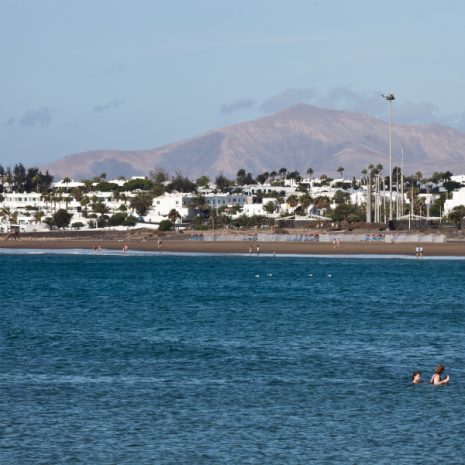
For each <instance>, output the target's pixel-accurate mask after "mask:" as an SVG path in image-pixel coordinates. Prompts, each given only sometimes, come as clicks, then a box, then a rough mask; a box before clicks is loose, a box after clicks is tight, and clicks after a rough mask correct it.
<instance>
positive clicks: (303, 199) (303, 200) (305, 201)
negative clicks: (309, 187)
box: [299, 194, 312, 212]
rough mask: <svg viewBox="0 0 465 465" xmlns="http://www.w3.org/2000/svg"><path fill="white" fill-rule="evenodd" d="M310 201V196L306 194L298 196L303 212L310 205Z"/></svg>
mask: <svg viewBox="0 0 465 465" xmlns="http://www.w3.org/2000/svg"><path fill="white" fill-rule="evenodd" d="M311 203H312V198H311V197H310V196H309V195H308V194H304V195H301V196H300V197H299V204H300V206H301V207H302V210H303V211H304V212H307V211H308V207H310V205H311Z"/></svg>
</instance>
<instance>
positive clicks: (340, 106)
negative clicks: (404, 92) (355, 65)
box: [260, 86, 465, 127]
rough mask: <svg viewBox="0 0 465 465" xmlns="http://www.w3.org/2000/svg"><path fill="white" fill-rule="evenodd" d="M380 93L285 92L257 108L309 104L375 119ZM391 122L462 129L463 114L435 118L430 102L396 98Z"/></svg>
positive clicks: (379, 114)
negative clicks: (448, 123) (449, 123)
mask: <svg viewBox="0 0 465 465" xmlns="http://www.w3.org/2000/svg"><path fill="white" fill-rule="evenodd" d="M381 94H382V92H381V91H375V92H370V93H364V92H357V91H355V90H352V89H351V88H350V87H349V86H338V87H333V88H331V89H329V90H327V91H325V92H321V91H317V90H316V89H314V88H306V89H287V90H285V91H283V92H281V93H279V94H277V95H275V96H273V97H270V98H269V99H267V100H265V101H264V102H263V103H262V104H261V105H260V109H261V110H262V111H264V112H265V113H270V112H275V111H279V110H283V109H284V108H288V107H290V106H291V105H295V104H297V103H311V104H312V105H315V106H318V107H321V108H328V109H331V110H343V111H356V112H360V113H365V114H368V115H371V116H374V117H376V118H383V119H385V118H386V117H387V108H388V107H387V104H386V101H385V99H384V98H383V97H382V95H381ZM392 109H393V121H394V122H396V123H404V124H425V123H437V122H445V121H454V122H455V125H456V126H459V125H461V126H462V127H464V126H465V116H464V115H463V114H458V115H455V116H454V117H453V118H452V117H443V118H439V116H438V108H437V106H436V105H434V104H433V103H430V102H420V103H414V102H405V103H401V102H400V98H398V99H397V100H395V101H394V103H393V107H392Z"/></svg>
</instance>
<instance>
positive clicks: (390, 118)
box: [381, 94, 396, 220]
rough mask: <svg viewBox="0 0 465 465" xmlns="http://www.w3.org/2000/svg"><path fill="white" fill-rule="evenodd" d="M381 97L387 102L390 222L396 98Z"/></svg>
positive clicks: (390, 95)
mask: <svg viewBox="0 0 465 465" xmlns="http://www.w3.org/2000/svg"><path fill="white" fill-rule="evenodd" d="M381 96H382V97H383V98H384V99H386V101H387V102H388V110H389V220H392V102H393V101H394V100H395V99H396V98H395V97H394V94H388V95H384V94H381Z"/></svg>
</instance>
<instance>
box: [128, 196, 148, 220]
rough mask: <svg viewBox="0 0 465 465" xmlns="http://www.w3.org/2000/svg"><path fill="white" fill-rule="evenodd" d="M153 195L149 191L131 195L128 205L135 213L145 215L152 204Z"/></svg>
mask: <svg viewBox="0 0 465 465" xmlns="http://www.w3.org/2000/svg"><path fill="white" fill-rule="evenodd" d="M152 201H153V195H152V194H151V193H150V192H139V193H138V194H137V195H136V196H135V197H132V199H131V201H130V205H131V207H132V208H134V210H136V212H137V214H138V215H140V216H145V215H146V214H147V212H148V211H149V209H150V207H151V206H152Z"/></svg>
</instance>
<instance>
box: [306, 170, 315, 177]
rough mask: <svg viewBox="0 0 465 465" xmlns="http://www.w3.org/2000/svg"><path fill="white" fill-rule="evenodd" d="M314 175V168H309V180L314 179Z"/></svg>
mask: <svg viewBox="0 0 465 465" xmlns="http://www.w3.org/2000/svg"><path fill="white" fill-rule="evenodd" d="M313 173H314V171H313V168H308V170H307V174H308V177H309V178H311V177H312V174H313Z"/></svg>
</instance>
